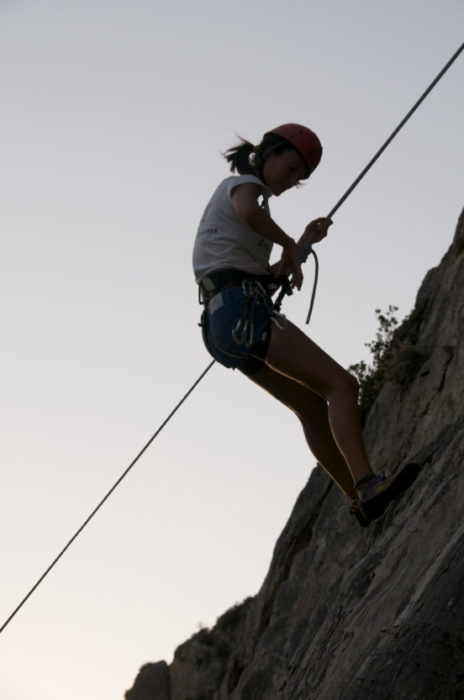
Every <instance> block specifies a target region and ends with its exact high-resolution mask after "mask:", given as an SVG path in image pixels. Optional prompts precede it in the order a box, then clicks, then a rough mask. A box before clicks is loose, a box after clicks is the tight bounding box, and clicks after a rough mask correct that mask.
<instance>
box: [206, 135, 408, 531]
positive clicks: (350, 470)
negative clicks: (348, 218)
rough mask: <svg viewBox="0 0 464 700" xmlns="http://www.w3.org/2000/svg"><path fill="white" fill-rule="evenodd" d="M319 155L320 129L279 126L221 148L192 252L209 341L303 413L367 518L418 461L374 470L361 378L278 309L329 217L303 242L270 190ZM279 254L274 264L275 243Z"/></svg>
mask: <svg viewBox="0 0 464 700" xmlns="http://www.w3.org/2000/svg"><path fill="white" fill-rule="evenodd" d="M321 156H322V147H321V143H320V141H319V139H318V137H317V136H316V134H315V133H314V132H313V131H311V130H310V129H308V128H306V127H304V126H301V125H299V124H283V125H282V126H278V127H277V128H275V129H272V131H268V132H267V133H266V134H264V137H263V139H262V141H261V143H260V144H259V145H258V146H253V145H252V144H251V143H249V142H248V141H243V140H242V142H241V143H240V144H239V145H238V146H235V147H233V148H230V149H229V150H228V151H226V153H225V154H224V157H225V158H226V160H227V161H228V162H229V163H230V169H231V170H232V172H234V171H236V172H238V173H239V174H238V175H232V176H230V177H228V178H226V179H225V180H223V181H222V182H221V183H220V185H219V186H218V187H217V189H216V191H215V192H214V194H213V196H212V197H211V199H210V201H209V203H208V205H207V207H206V209H205V212H204V214H203V217H202V219H201V222H200V225H199V228H198V233H197V236H196V240H195V246H194V251H193V268H194V272H195V279H196V281H197V283H198V284H199V287H200V299H201V301H202V303H203V304H204V305H205V310H204V312H203V315H202V323H201V325H202V331H203V340H204V342H205V345H206V348H207V350H208V351H209V353H210V354H211V355H212V356H213V357H214V358H215V359H216V360H217V361H218V362H220V363H221V364H222V365H224V366H225V367H233V368H234V369H239V370H240V371H241V372H243V374H245V375H247V376H248V377H249V378H250V379H251V380H252V381H253V382H255V383H256V384H258V385H259V386H261V387H263V389H266V390H267V391H268V392H269V393H270V394H272V395H273V396H274V397H275V398H276V399H278V400H279V401H281V402H282V403H283V404H285V405H286V406H288V408H290V409H291V410H292V411H294V413H296V415H297V416H298V418H299V419H300V421H301V424H302V426H303V431H304V434H305V437H306V440H307V443H308V446H309V448H310V450H311V452H312V453H313V454H314V456H315V457H316V459H317V460H318V462H319V464H320V465H321V466H322V467H323V468H324V469H325V471H326V472H327V473H328V474H329V476H330V477H331V478H332V479H333V481H334V482H335V483H336V485H337V486H338V487H339V489H340V490H341V491H342V492H343V493H344V494H345V495H346V497H347V499H348V502H349V503H350V511H351V512H352V513H353V514H354V515H355V516H356V517H357V519H358V521H359V523H360V524H361V525H362V526H365V525H367V524H368V523H369V522H370V521H371V520H374V519H376V518H379V517H380V516H381V515H382V513H383V512H384V511H385V509H386V507H387V505H388V504H389V502H390V501H391V500H392V499H393V498H394V497H396V496H398V495H399V494H400V493H402V492H404V491H405V490H406V489H407V488H408V487H409V486H410V485H411V484H412V483H413V481H414V479H415V478H416V476H417V473H418V466H417V465H415V464H407V465H405V466H404V467H402V468H401V469H398V470H397V471H396V472H395V473H393V474H392V475H391V476H388V477H387V476H385V475H376V474H374V472H373V470H372V468H371V466H370V464H369V461H368V458H367V455H366V450H365V446H364V442H363V437H362V427H361V421H360V416H359V411H358V384H357V381H356V379H355V378H354V377H353V376H352V375H351V374H349V373H348V372H347V371H346V370H345V369H343V367H341V366H340V365H339V364H338V363H337V362H335V360H333V359H332V358H331V357H329V356H328V355H327V354H326V353H325V352H324V351H323V350H321V349H320V348H319V347H318V346H317V345H316V344H315V343H314V342H313V341H312V340H310V339H309V338H308V337H307V336H306V335H304V333H302V331H301V330H299V329H298V328H297V327H296V326H295V325H293V323H291V322H290V321H288V320H287V319H286V318H285V317H284V316H282V315H280V314H278V313H277V312H276V311H275V310H274V309H273V304H272V300H271V294H272V293H273V292H274V291H275V290H276V289H277V288H278V286H279V282H278V280H279V278H282V277H283V276H288V275H291V284H292V287H296V288H297V289H298V290H299V289H301V285H302V282H303V273H302V270H301V263H302V261H303V260H305V259H306V257H307V255H308V253H309V252H310V250H311V246H312V245H314V244H315V243H318V242H319V241H320V240H322V239H323V238H324V237H325V236H326V235H327V232H328V229H329V226H331V224H332V221H331V220H330V219H328V218H319V219H315V220H314V221H311V223H309V224H308V225H307V226H306V228H305V230H304V232H303V234H302V235H301V236H300V238H299V240H298V241H295V240H294V239H293V238H292V237H291V236H289V235H288V234H286V233H285V232H284V231H283V230H282V229H281V228H280V227H279V226H278V225H277V224H276V222H275V221H274V220H273V219H272V218H271V216H270V212H269V206H268V200H269V198H270V197H271V196H272V195H274V196H275V197H279V196H280V195H281V194H283V193H284V192H285V191H286V190H289V189H291V188H292V187H295V186H296V185H298V183H299V182H300V180H305V179H307V178H308V177H309V176H310V175H311V174H312V172H313V171H314V170H315V169H316V167H317V165H318V164H319V161H320V159H321ZM275 243H276V244H277V245H280V246H282V248H283V252H282V257H281V258H280V261H279V262H278V263H276V264H275V265H273V266H272V267H271V266H270V265H269V258H270V255H271V251H272V248H273V244H275Z"/></svg>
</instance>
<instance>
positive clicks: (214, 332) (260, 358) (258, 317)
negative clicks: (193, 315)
mask: <svg viewBox="0 0 464 700" xmlns="http://www.w3.org/2000/svg"><path fill="white" fill-rule="evenodd" d="M271 313H272V306H271V302H270V299H269V297H267V295H259V294H258V295H254V296H252V297H250V295H249V294H247V288H246V286H244V285H237V286H231V287H227V288H226V289H223V290H221V291H220V292H218V293H217V294H215V295H214V296H213V297H211V299H210V300H209V302H208V304H207V307H206V309H205V311H204V312H203V315H202V318H201V326H202V334H203V341H204V343H205V346H206V349H207V350H208V352H209V353H210V355H212V357H214V359H215V360H217V362H219V363H220V364H221V365H224V367H231V368H233V369H239V370H240V371H241V372H243V373H244V374H253V373H254V372H257V371H258V370H259V369H260V368H261V367H263V365H264V358H265V357H266V353H267V351H268V348H269V343H270V340H271Z"/></svg>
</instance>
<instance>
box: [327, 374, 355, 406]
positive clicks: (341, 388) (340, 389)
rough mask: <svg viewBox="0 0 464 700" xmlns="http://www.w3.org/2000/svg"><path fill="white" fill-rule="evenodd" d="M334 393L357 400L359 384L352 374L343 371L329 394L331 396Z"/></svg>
mask: <svg viewBox="0 0 464 700" xmlns="http://www.w3.org/2000/svg"><path fill="white" fill-rule="evenodd" d="M334 393H336V394H340V393H343V394H345V395H349V396H351V397H353V398H354V399H356V400H357V399H358V395H359V382H358V380H357V379H356V377H355V376H354V375H353V374H350V372H347V371H344V372H343V373H342V374H340V376H339V377H338V378H337V382H336V383H335V385H334V386H333V387H332V391H331V394H332V395H333V394H334Z"/></svg>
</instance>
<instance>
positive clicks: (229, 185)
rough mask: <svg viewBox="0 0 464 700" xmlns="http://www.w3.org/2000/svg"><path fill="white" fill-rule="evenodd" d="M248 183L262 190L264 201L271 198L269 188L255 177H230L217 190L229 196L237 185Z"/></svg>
mask: <svg viewBox="0 0 464 700" xmlns="http://www.w3.org/2000/svg"><path fill="white" fill-rule="evenodd" d="M248 182H250V183H253V184H255V185H259V187H260V188H261V190H262V194H263V195H264V197H265V198H266V199H268V198H269V197H270V196H271V194H272V193H271V190H270V189H269V187H268V186H267V185H266V184H265V183H264V182H263V181H262V180H261V179H260V178H259V177H257V176H256V175H230V176H229V177H226V178H225V180H223V181H222V182H221V183H220V184H219V186H218V190H222V191H223V192H225V193H226V194H227V196H230V195H231V193H232V190H234V189H235V188H236V187H237V186H238V185H244V184H246V183H248Z"/></svg>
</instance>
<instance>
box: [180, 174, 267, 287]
mask: <svg viewBox="0 0 464 700" xmlns="http://www.w3.org/2000/svg"><path fill="white" fill-rule="evenodd" d="M245 182H253V183H255V184H257V185H259V186H260V187H261V191H262V194H263V202H262V204H261V206H262V207H263V209H264V210H265V211H266V212H267V213H268V214H269V205H268V199H269V197H270V196H271V194H272V193H271V190H270V189H269V188H268V187H267V186H266V185H265V184H264V182H263V181H262V180H260V179H259V178H258V177H255V175H232V176H231V177H228V178H226V179H225V180H223V181H222V182H221V184H220V185H219V186H218V187H217V189H216V191H215V192H214V194H213V196H212V197H211V199H210V201H209V202H208V204H207V206H206V209H205V211H204V213H203V216H202V218H201V221H200V225H199V226H198V232H197V235H196V238H195V245H194V248H193V270H194V273H195V280H196V281H197V282H199V281H200V280H201V279H202V277H204V276H205V275H207V274H208V273H209V272H212V271H213V270H219V269H231V268H233V269H237V270H243V271H244V272H250V273H252V274H257V275H265V274H267V273H268V272H269V258H270V257H271V251H272V246H273V244H272V241H270V240H268V239H267V238H263V237H262V236H260V235H259V234H257V233H256V232H255V231H254V230H253V229H252V228H251V226H249V225H248V224H247V223H246V221H244V220H243V219H241V218H240V217H239V216H237V214H236V213H235V210H234V207H233V206H232V202H231V195H232V191H233V190H234V188H235V187H237V185H242V184H244V183H245Z"/></svg>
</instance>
